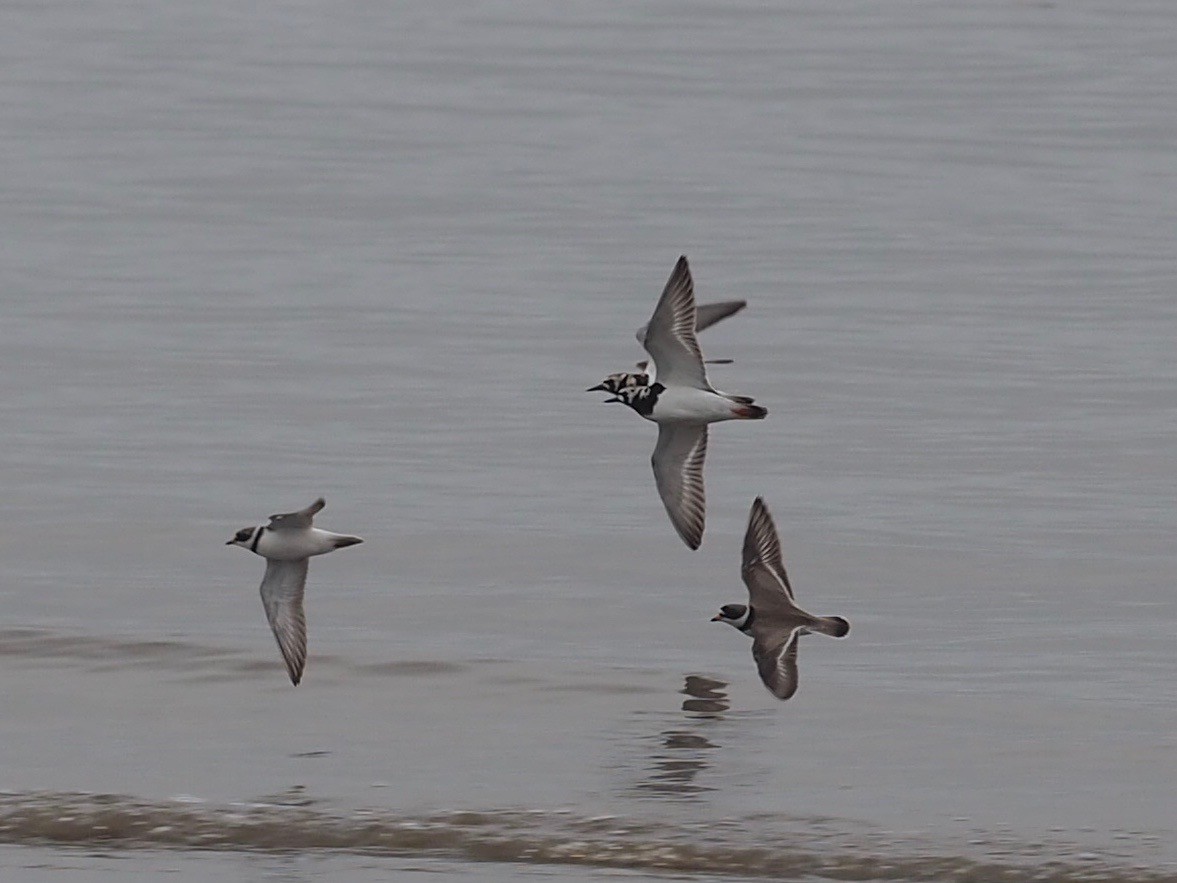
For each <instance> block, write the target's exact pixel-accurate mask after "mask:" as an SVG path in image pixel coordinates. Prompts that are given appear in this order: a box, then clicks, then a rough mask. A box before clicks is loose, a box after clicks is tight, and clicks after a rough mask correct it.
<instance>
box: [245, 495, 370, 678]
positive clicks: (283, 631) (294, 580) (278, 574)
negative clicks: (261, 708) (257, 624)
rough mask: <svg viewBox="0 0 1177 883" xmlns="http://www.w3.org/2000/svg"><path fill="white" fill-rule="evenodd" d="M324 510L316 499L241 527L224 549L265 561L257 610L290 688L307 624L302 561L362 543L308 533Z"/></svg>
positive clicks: (298, 672) (302, 661) (302, 655)
mask: <svg viewBox="0 0 1177 883" xmlns="http://www.w3.org/2000/svg"><path fill="white" fill-rule="evenodd" d="M326 505H327V501H326V500H324V499H323V498H322V497H319V499H317V500H315V502H313V503H311V504H310V505H309V506H307V507H306V508H305V509H300V510H299V511H297V512H287V513H285V514H283V515H271V516H270V523H269V524H265V525H258V526H256V527H243V528H242V529H241V530H239V531H237V533H236V534H235V535H234V537H233V539H231V540H229V542H228V543H226V544H225V545H227V546H240V547H241V548H243V549H248V550H249V551H251V552H253V553H255V554H257V555H261V556H262V557H263V558H265V559H266V575H265V576H264V577H262V605H263V606H264V607H265V608H266V619H268V620H269V621H270V628H272V629H273V630H274V637H275V638H277V639H278V649H279V650H281V651H282V658H283V659H284V660H285V661H286V670H287V671H288V672H289V673H290V680H291V682H292V683H293V684H295V685H297V684H298V682H299V681H300V680H302V670H303V667H304V666H305V665H306V658H307V622H306V616H305V615H304V614H303V610H302V598H303V592H304V590H305V589H306V583H307V559H308V558H310V557H311V556H312V555H325V554H327V553H328V552H334V551H335V550H336V549H342V548H344V547H346V546H354V545H356V543H362V542H363V540H362V539H360V538H359V537H353V536H349V535H347V534H341V533H331V531H328V530H320V529H319V528H317V527H314V526H313V524H312V522H313V521H314V517H315V515H316V513H318V512H320V511H321V510H322V509H323V507H324V506H326Z"/></svg>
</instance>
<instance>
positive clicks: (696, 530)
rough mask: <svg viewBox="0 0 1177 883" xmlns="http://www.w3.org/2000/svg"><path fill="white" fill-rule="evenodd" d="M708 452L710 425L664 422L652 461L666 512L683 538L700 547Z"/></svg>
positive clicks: (691, 545) (693, 546) (691, 546)
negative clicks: (704, 466)
mask: <svg viewBox="0 0 1177 883" xmlns="http://www.w3.org/2000/svg"><path fill="white" fill-rule="evenodd" d="M706 456H707V425H706V424H704V423H662V424H659V426H658V444H657V445H655V446H654V456H653V457H652V458H651V461H650V462H651V463H652V464H653V466H654V481H655V482H656V483H657V485H658V494H659V495H660V496H661V497H662V504H663V505H664V506H665V507H666V514H668V515H669V516H670V522H671V524H673V525H674V529H675V530H677V531H678V535H679V536H680V537H682V539H683V542H684V543H686V544H687V545H688V546H689V547H690V548H692V549H697V548H699V544H700V543H701V542H703V516H704V511H705V508H706V501H705V497H704V493H703V460H704V458H705V457H706Z"/></svg>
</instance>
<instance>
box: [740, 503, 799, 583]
mask: <svg viewBox="0 0 1177 883" xmlns="http://www.w3.org/2000/svg"><path fill="white" fill-rule="evenodd" d="M757 564H760V565H762V566H763V567H765V568H767V569H768V570H769V571H771V573H772V574H773V575H774V576H775V577H776V581H777V582H779V584H780V591H783V592H784V593H785V595H787V596H788V598H789V600H790V601H791V600H793V587H792V586H791V585H790V584H789V575H788V574H787V573H786V572H785V562H784V560H783V559H782V557H781V541H780V538H779V537H778V536H777V531H776V525H775V524H774V523H773V520H772V514H771V513H770V512H769V511H768V507H767V506H766V505H764V498H763V497H757V498H756V499H755V500H753V501H752V510H751V511H750V512H749V513H748V530H747V531H746V532H745V534H744V556H743V563H742V568H741V569H742V572H743V574H744V581H745V582H748V579H749V573H750V571H752V570H753V569H755V566H756V565H757ZM767 586H768V584H767V583H766V587H767ZM749 589H751V585H750V584H749Z"/></svg>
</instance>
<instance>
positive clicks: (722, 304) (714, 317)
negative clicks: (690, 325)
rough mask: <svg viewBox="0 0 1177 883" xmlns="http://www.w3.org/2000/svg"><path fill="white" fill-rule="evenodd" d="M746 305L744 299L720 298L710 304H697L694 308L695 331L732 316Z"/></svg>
mask: <svg viewBox="0 0 1177 883" xmlns="http://www.w3.org/2000/svg"><path fill="white" fill-rule="evenodd" d="M746 306H748V302H747V301H746V300H720V301H716V302H715V303H710V304H699V305H698V306H697V307H696V308H695V331H703V330H704V329H706V328H710V327H711V326H712V325H714V324H715V323H716V322H719V321H720V320H722V319H726V318H727V317H728V316H734V315H735V314H736V313H738V312H739V311H740V310H742V309H744V307H746Z"/></svg>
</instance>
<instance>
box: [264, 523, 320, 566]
mask: <svg viewBox="0 0 1177 883" xmlns="http://www.w3.org/2000/svg"><path fill="white" fill-rule="evenodd" d="M333 537H334V534H332V533H330V532H329V531H325V530H319V529H318V528H315V527H312V528H311V529H310V530H266V532H265V533H263V534H262V537H261V539H260V540H258V544H257V553H258V554H259V555H261V556H262V557H263V558H272V559H274V560H275V561H298V560H299V559H302V558H309V557H310V556H312V555H323V554H325V553H327V552H330V551H332V550H333V549H334V548H335V541H334V539H333Z"/></svg>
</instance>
